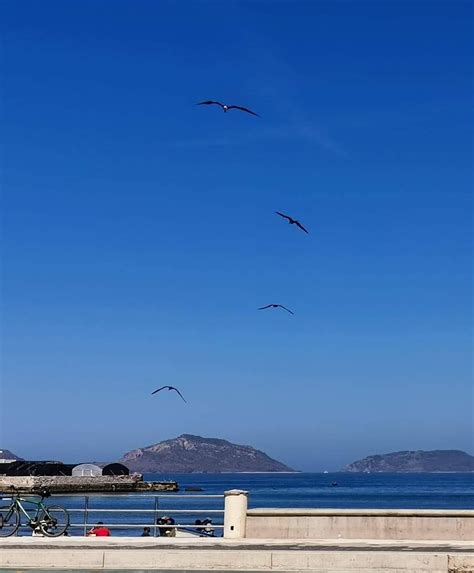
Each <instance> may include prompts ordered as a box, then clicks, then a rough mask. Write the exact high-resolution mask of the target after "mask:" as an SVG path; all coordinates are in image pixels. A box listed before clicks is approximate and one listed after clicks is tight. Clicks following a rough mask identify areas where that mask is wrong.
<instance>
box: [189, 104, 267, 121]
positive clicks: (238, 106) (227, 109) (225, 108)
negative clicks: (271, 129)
mask: <svg viewBox="0 0 474 573" xmlns="http://www.w3.org/2000/svg"><path fill="white" fill-rule="evenodd" d="M196 105H219V106H221V108H222V109H223V110H224V112H227V111H229V109H240V111H246V112H247V113H251V114H252V115H256V116H257V117H260V116H259V115H258V113H255V112H254V111H252V110H251V109H248V108H246V107H242V106H240V105H225V104H224V103H221V102H220V101H212V100H207V101H200V102H199V103H197V104H196Z"/></svg>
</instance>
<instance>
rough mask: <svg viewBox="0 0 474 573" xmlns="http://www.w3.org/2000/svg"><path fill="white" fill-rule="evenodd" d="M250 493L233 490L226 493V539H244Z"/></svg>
mask: <svg viewBox="0 0 474 573" xmlns="http://www.w3.org/2000/svg"><path fill="white" fill-rule="evenodd" d="M248 495H249V494H248V492H247V491H242V490H240V489H231V490H229V491H226V492H224V537H227V538H228V539H243V538H244V537H245V529H246V524H247V505H248Z"/></svg>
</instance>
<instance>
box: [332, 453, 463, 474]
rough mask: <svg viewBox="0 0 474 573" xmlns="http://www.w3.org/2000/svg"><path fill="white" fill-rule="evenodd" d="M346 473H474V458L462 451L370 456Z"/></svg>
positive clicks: (349, 468) (352, 465) (353, 464)
mask: <svg viewBox="0 0 474 573" xmlns="http://www.w3.org/2000/svg"><path fill="white" fill-rule="evenodd" d="M342 471H344V472H387V473H397V472H413V473H414V472H472V471H474V456H470V455H469V454H467V453H466V452H462V451H460V450H432V451H428V452H425V451H423V450H418V451H406V452H392V453H391V454H382V455H378V456H369V457H368V458H364V459H363V460H359V461H357V462H353V463H352V464H349V465H348V466H346V467H344V468H343V469H342Z"/></svg>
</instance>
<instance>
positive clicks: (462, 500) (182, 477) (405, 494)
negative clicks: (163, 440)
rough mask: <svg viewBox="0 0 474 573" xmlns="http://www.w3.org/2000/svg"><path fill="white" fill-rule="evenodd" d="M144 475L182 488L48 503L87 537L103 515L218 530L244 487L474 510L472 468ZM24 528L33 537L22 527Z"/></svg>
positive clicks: (272, 495)
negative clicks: (232, 493) (204, 524)
mask: <svg viewBox="0 0 474 573" xmlns="http://www.w3.org/2000/svg"><path fill="white" fill-rule="evenodd" d="M144 478H145V480H147V481H163V480H175V481H177V482H178V484H179V487H180V491H179V492H178V493H176V494H173V493H166V494H165V495H160V494H156V493H145V494H90V495H88V496H87V499H86V496H84V495H74V496H54V501H52V500H47V502H48V503H55V504H60V505H62V506H64V507H66V508H67V509H69V510H70V511H71V523H72V525H73V527H71V528H70V530H69V531H70V535H84V532H85V531H86V530H88V529H90V526H91V525H93V524H94V523H96V522H97V521H103V522H104V523H105V524H108V525H109V526H110V527H111V531H112V534H113V535H114V536H125V535H141V533H142V531H143V527H145V526H150V527H151V528H152V534H157V530H156V529H154V528H153V525H154V523H155V521H156V518H157V517H161V516H163V515H167V516H171V517H172V518H173V519H174V520H175V523H176V524H180V525H183V527H185V526H192V525H193V524H194V523H195V520H196V519H200V520H202V519H206V518H210V519H212V522H213V524H214V526H215V534H216V535H221V534H222V524H223V508H224V499H223V497H222V494H223V493H224V492H225V491H226V490H230V489H240V490H245V491H248V492H249V498H248V501H249V507H250V508H359V509H360V508H366V509H376V508H381V509H474V473H430V474H422V473H418V474H385V473H371V474H356V473H288V474H284V473H281V474H275V473H271V474H270V473H268V474H264V473H256V474H253V473H248V474H242V473H239V474H225V473H224V474H173V475H162V474H145V476H144ZM186 490H188V491H186ZM189 490H191V491H189ZM202 496H216V497H202ZM86 504H87V508H88V512H87V516H86V515H85V513H84V511H83V510H84V508H85V507H86ZM75 510H76V511H75ZM135 510H137V511H135ZM138 510H139V511H138ZM85 517H86V518H87V519H86V522H87V525H86V524H85V519H84V518H85ZM126 526H133V527H126ZM22 532H23V533H22ZM22 532H20V534H29V535H31V531H30V532H29V533H28V532H27V531H26V532H25V530H24V528H22Z"/></svg>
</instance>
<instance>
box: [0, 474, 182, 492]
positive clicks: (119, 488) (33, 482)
mask: <svg viewBox="0 0 474 573" xmlns="http://www.w3.org/2000/svg"><path fill="white" fill-rule="evenodd" d="M12 486H13V487H14V488H15V490H16V491H18V492H19V493H33V492H35V491H38V490H41V489H47V490H48V491H49V492H51V493H118V492H146V491H148V492H152V491H179V486H178V483H177V482H175V481H143V476H141V475H140V474H134V475H131V476H97V477H86V476H81V477H74V476H0V492H3V493H11V491H12Z"/></svg>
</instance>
